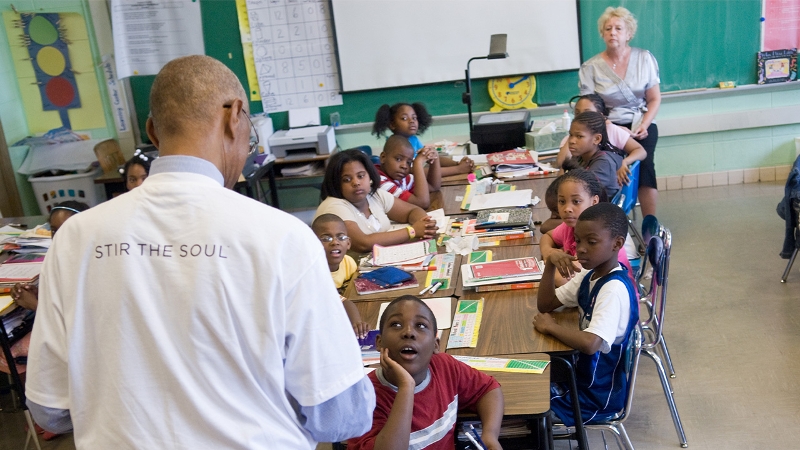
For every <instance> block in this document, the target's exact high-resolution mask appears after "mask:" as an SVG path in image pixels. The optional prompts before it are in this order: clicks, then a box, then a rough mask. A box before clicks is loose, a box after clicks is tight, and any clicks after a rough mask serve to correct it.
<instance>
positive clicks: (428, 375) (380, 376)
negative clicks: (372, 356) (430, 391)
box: [375, 367, 431, 394]
mask: <svg viewBox="0 0 800 450" xmlns="http://www.w3.org/2000/svg"><path fill="white" fill-rule="evenodd" d="M375 376H376V377H378V381H380V382H381V384H382V385H384V386H386V387H388V388H389V389H391V390H393V391H395V392H397V386H395V385H393V384H392V383H390V382H389V380H387V379H386V377H384V376H383V369H382V368H380V367H378V368H377V369H375ZM430 383H431V369H430V367H429V368H428V371H427V372H426V373H425V379H424V380H422V383H420V384H418V385H416V386H414V394H416V393H417V392H422V390H423V389H425V388H426V387H428V385H429V384H430Z"/></svg>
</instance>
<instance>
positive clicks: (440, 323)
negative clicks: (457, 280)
mask: <svg viewBox="0 0 800 450" xmlns="http://www.w3.org/2000/svg"><path fill="white" fill-rule="evenodd" d="M451 300H452V299H451V298H450V297H432V298H424V299H422V301H423V302H425V304H426V305H428V307H430V308H431V311H433V317H436V327H437V328H438V329H440V330H447V329H449V328H450V327H451V326H452V325H453V315H452V314H451V313H450V311H451V309H450V304H451ZM387 306H389V302H386V303H381V308H380V309H379V310H378V323H376V324H375V329H376V330H377V329H379V327H380V323H381V316H382V315H383V312H384V311H386V307H387ZM438 336H439V337H441V335H440V334H438Z"/></svg>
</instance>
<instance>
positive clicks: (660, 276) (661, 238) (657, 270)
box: [639, 227, 672, 348]
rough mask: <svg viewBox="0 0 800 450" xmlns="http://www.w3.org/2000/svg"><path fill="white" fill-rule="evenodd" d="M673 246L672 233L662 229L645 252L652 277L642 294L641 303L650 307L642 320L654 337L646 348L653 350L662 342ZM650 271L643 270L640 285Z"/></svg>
mask: <svg viewBox="0 0 800 450" xmlns="http://www.w3.org/2000/svg"><path fill="white" fill-rule="evenodd" d="M671 246H672V233H670V231H669V230H668V229H666V228H664V227H661V229H660V232H659V234H657V235H655V236H652V237H650V241H649V242H648V244H647V249H646V250H645V258H644V260H645V264H646V265H649V266H650V267H651V268H652V269H653V270H652V277H651V278H650V280H649V283H648V284H649V286H647V287H646V288H645V290H644V291H643V292H642V296H641V298H640V301H641V302H642V303H644V304H646V305H647V306H648V307H649V314H648V316H647V317H646V318H643V319H640V321H639V323H640V324H641V326H642V327H643V328H644V329H646V330H647V331H648V333H647V335H648V336H649V337H652V339H650V340H648V341H647V342H646V343H645V344H644V346H645V348H652V347H655V346H656V345H658V344H659V342H660V341H661V333H662V330H663V325H664V318H665V314H666V306H667V301H666V300H667V285H668V280H669V254H670V250H671ZM647 272H648V271H647V270H646V269H645V268H643V269H642V270H641V274H640V276H639V284H640V285H642V283H643V282H647V281H648V280H645V279H644V274H645V273H647Z"/></svg>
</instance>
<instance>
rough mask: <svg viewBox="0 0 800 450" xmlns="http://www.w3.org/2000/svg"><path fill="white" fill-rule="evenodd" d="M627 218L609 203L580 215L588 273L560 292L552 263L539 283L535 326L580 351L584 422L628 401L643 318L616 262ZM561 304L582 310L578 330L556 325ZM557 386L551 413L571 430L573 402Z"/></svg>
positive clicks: (579, 231)
mask: <svg viewBox="0 0 800 450" xmlns="http://www.w3.org/2000/svg"><path fill="white" fill-rule="evenodd" d="M627 232H628V220H627V218H626V217H625V213H624V212H622V210H621V209H620V208H619V207H618V206H616V205H613V204H611V203H600V204H597V205H594V206H592V207H590V208H588V209H586V210H585V211H584V212H583V213H581V215H580V218H579V219H578V223H577V225H576V226H575V240H576V242H577V243H578V250H577V255H578V258H579V260H580V261H581V264H582V265H583V267H585V268H587V269H589V270H588V271H583V272H580V273H579V274H577V275H576V276H575V277H574V278H572V279H571V280H570V281H569V282H568V283H567V284H565V285H564V286H561V287H560V288H558V289H556V288H555V284H554V279H555V274H556V267H555V265H554V264H553V263H552V262H550V261H548V262H547V264H546V266H545V269H544V274H543V275H542V280H541V281H540V282H539V298H538V308H539V311H540V312H539V314H537V315H536V317H534V318H533V325H534V327H535V328H536V330H537V331H539V332H540V333H542V334H549V335H552V336H554V337H555V338H557V339H558V340H560V341H561V342H563V343H564V344H566V345H569V346H570V347H572V348H574V349H575V350H578V351H579V352H580V353H579V355H578V363H577V365H576V369H575V370H576V375H577V386H578V393H577V395H578V399H579V401H580V406H581V418H582V420H583V422H584V423H587V422H592V421H601V420H606V419H608V418H610V417H611V416H613V415H615V414H617V413H619V412H620V411H621V410H622V408H623V406H624V404H625V400H626V394H627V386H626V385H627V378H626V376H625V363H624V362H623V359H624V358H625V350H626V348H627V346H628V339H629V336H630V335H631V331H632V330H633V328H634V326H636V323H637V322H638V320H639V307H638V300H637V298H636V291H635V288H634V286H633V282H632V281H631V279H630V277H629V276H628V274H627V271H628V269H626V268H625V266H623V265H622V264H620V263H619V261H618V260H617V255H618V254H619V250H620V249H621V248H622V246H623V244H624V243H625V236H626V234H627ZM561 306H567V307H575V306H577V307H578V308H579V310H580V330H572V329H569V328H565V327H563V326H561V325H558V324H557V323H556V322H555V320H554V319H553V317H552V316H551V315H550V314H549V312H550V311H553V310H554V309H556V308H559V307H561ZM565 392H566V390H565V389H563V387H562V386H560V385H558V384H554V385H553V386H552V398H551V400H550V409H552V410H553V412H554V413H555V414H556V416H558V418H559V419H561V421H562V422H563V423H564V424H565V425H567V426H574V425H575V420H574V414H573V409H572V403H571V400H570V399H569V398H567V397H568V395H565Z"/></svg>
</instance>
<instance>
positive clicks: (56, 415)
mask: <svg viewBox="0 0 800 450" xmlns="http://www.w3.org/2000/svg"><path fill="white" fill-rule="evenodd" d="M25 405H26V406H27V407H28V410H29V411H30V412H31V416H33V420H34V421H35V422H36V423H37V424H38V425H39V426H40V427H42V428H44V429H45V430H47V431H49V432H51V433H55V434H64V433H69V432H70V431H72V417H71V416H70V415H69V410H68V409H57V408H48V407H47V406H42V405H39V404H37V403H34V402H32V401H31V400H30V399H28V400H27V401H26V402H25Z"/></svg>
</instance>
